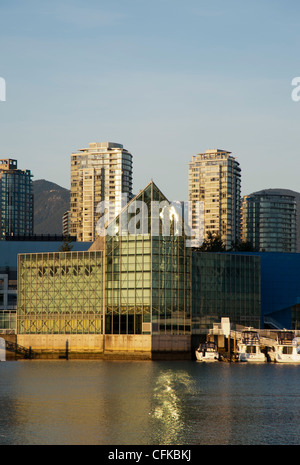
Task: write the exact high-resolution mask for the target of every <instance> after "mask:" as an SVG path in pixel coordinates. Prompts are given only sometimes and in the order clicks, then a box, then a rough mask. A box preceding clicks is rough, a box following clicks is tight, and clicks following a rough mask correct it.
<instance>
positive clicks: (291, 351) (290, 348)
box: [275, 330, 300, 363]
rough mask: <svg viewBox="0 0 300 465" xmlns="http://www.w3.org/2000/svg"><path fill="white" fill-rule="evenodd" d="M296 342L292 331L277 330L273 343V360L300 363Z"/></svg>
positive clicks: (299, 349)
mask: <svg viewBox="0 0 300 465" xmlns="http://www.w3.org/2000/svg"><path fill="white" fill-rule="evenodd" d="M298 342H299V341H298V339H297V338H295V333H294V332H293V331H289V330H283V331H279V332H278V333H277V344H276V345H275V362H276V363H300V345H299V344H298Z"/></svg>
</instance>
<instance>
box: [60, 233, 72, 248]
mask: <svg viewBox="0 0 300 465" xmlns="http://www.w3.org/2000/svg"><path fill="white" fill-rule="evenodd" d="M71 244H72V239H71V237H69V236H64V238H63V243H62V245H61V246H60V247H59V248H58V251H59V252H70V251H71V250H72V249H73V246H72V245H71Z"/></svg>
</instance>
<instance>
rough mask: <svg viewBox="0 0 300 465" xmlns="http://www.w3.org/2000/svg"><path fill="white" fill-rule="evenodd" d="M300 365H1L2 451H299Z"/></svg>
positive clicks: (130, 363) (125, 363)
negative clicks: (45, 447)
mask: <svg viewBox="0 0 300 465" xmlns="http://www.w3.org/2000/svg"><path fill="white" fill-rule="evenodd" d="M299 380H300V366H297V365H290V366H283V365H277V364H262V365H247V364H241V363H240V364H227V363H214V364H201V363H197V362H121V361H113V362H108V361H24V362H10V363H0V444H1V445H3V444H35V445H37V444H51V445H54V444H78V445H79V444H95V445H108V444H110V445H111V444H114V445H170V444H172V445H228V444H233V445H234V444H241V445H251V444H256V445H282V444H286V445H294V444H300V382H299Z"/></svg>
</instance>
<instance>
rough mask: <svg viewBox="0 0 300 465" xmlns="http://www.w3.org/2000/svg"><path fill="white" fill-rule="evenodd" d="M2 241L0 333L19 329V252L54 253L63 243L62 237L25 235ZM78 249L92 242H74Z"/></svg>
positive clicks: (75, 247)
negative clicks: (20, 237)
mask: <svg viewBox="0 0 300 465" xmlns="http://www.w3.org/2000/svg"><path fill="white" fill-rule="evenodd" d="M15 238H16V236H13V237H9V238H8V239H9V240H6V241H0V334H3V333H16V331H17V293H18V280H17V264H18V254H22V253H23V254H24V253H38V254H40V253H42V252H47V253H50V252H51V253H54V252H57V251H58V249H59V247H60V246H61V245H62V239H63V238H62V237H60V238H59V237H56V236H52V237H51V236H45V237H43V236H23V237H22V239H21V240H18V241H16V240H12V239H15ZM72 247H73V249H74V250H75V251H76V250H77V251H78V250H81V251H84V250H87V249H88V248H89V247H90V243H84V242H80V243H79V242H73V243H72Z"/></svg>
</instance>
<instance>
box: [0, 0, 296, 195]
mask: <svg viewBox="0 0 300 465" xmlns="http://www.w3.org/2000/svg"><path fill="white" fill-rule="evenodd" d="M299 20H300V3H299V2H298V1H296V0H285V1H282V0H268V1H266V0H259V1H256V0H254V1H253V0H251V2H250V1H248V2H241V1H231V0H229V1H227V2H224V1H220V0H217V1H214V2H208V1H202V0H185V1H181V0H180V1H179V0H152V1H149V0H84V1H83V0H59V1H58V0H52V1H51V2H50V1H47V0H44V1H41V0H26V1H24V0H1V3H0V50H1V54H0V57H1V60H0V63H1V65H0V76H2V77H3V78H5V80H6V85H7V101H6V102H0V121H1V126H0V134H1V138H0V157H8V156H9V157H13V158H16V159H17V160H18V163H19V167H20V168H26V169H31V170H32V172H33V174H34V179H35V180H36V179H41V178H45V179H47V180H49V181H53V182H56V183H58V184H60V185H62V186H64V187H67V188H69V187H70V154H71V153H72V152H75V151H77V149H79V148H83V147H86V146H87V145H88V143H89V142H105V141H113V142H118V143H122V144H123V145H124V147H125V148H127V149H128V150H129V151H130V152H131V153H132V154H133V156H134V190H135V192H137V191H138V190H139V189H141V188H143V187H144V186H145V185H146V184H147V183H148V181H149V180H150V179H151V178H152V179H153V180H154V181H155V182H156V183H157V184H158V186H159V187H160V188H161V190H162V191H163V192H164V193H165V194H166V195H167V197H169V199H170V200H180V199H187V193H188V162H189V161H190V160H191V158H192V156H193V155H195V154H196V153H199V152H203V151H205V150H207V149H211V148H222V149H225V150H228V151H231V152H232V154H233V155H234V156H236V157H237V159H238V160H239V162H240V164H241V168H242V193H243V195H244V194H248V193H251V192H253V191H256V190H260V189H264V188H271V187H272V188H275V187H281V188H287V189H292V190H296V191H300V156H299V155H300V102H297V103H296V102H294V101H293V100H292V99H291V92H292V86H291V81H292V79H293V78H294V77H296V76H300V46H299V44H300V28H299Z"/></svg>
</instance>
